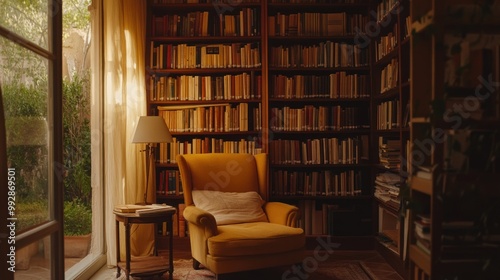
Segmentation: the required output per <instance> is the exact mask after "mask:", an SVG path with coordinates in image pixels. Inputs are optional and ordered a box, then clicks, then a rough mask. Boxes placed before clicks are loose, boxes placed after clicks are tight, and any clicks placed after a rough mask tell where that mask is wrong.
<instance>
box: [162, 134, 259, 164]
mask: <svg viewBox="0 0 500 280" xmlns="http://www.w3.org/2000/svg"><path fill="white" fill-rule="evenodd" d="M260 144H261V143H260V141H258V139H257V137H251V138H250V137H247V138H246V139H240V140H224V139H217V138H210V137H205V138H194V139H190V140H189V141H187V140H186V141H182V140H179V139H178V138H176V137H174V138H173V140H172V142H170V143H160V144H159V148H158V149H157V154H156V159H157V161H158V162H159V163H177V160H176V157H177V155H179V154H203V153H244V154H260V153H262V147H261V146H260Z"/></svg>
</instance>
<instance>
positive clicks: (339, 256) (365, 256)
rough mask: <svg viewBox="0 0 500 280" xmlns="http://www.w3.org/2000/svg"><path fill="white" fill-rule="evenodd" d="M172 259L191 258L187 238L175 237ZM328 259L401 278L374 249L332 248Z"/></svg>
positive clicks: (387, 278)
mask: <svg viewBox="0 0 500 280" xmlns="http://www.w3.org/2000/svg"><path fill="white" fill-rule="evenodd" d="M174 244H175V245H174V247H175V249H174V259H191V248H190V246H189V239H188V238H176V239H175V241H174ZM308 249H311V250H310V251H309V252H308V253H310V255H312V254H313V251H314V247H312V246H311V244H308ZM330 259H333V260H338V261H347V260H358V261H363V262H364V263H365V265H366V266H367V267H368V268H369V269H370V270H371V271H372V272H373V274H374V275H375V276H377V277H378V280H403V279H404V278H403V277H401V276H400V275H399V274H398V273H397V272H396V271H395V270H394V269H393V268H392V267H391V266H390V265H389V264H388V263H387V262H386V261H385V259H384V258H383V257H382V256H381V255H380V254H379V253H377V252H376V251H375V250H334V252H333V254H332V255H331V256H330Z"/></svg>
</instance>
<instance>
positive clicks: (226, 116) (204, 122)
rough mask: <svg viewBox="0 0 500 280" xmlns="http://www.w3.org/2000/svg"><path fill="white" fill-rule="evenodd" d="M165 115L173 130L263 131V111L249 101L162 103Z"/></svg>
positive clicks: (161, 110)
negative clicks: (167, 104)
mask: <svg viewBox="0 0 500 280" xmlns="http://www.w3.org/2000/svg"><path fill="white" fill-rule="evenodd" d="M158 110H159V115H160V116H161V117H163V119H164V120H165V122H166V124H167V126H168V128H169V129H170V131H171V132H232V131H249V130H251V131H259V130H261V129H262V126H261V115H262V110H261V106H260V103H259V104H258V107H254V108H250V111H249V104H248V103H238V104H236V105H234V104H233V105H229V104H209V105H186V106H182V105H181V106H161V107H158Z"/></svg>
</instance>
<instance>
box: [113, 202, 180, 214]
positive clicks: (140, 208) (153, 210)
mask: <svg viewBox="0 0 500 280" xmlns="http://www.w3.org/2000/svg"><path fill="white" fill-rule="evenodd" d="M173 209H175V208H174V207H173V206H170V205H165V204H151V205H136V204H123V205H117V206H115V209H114V210H115V211H116V212H120V213H137V215H139V216H148V215H154V214H158V213H162V212H169V211H172V210H173Z"/></svg>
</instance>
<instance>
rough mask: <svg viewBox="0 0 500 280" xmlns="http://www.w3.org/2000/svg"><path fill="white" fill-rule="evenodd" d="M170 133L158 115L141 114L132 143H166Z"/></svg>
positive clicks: (170, 139) (170, 138)
mask: <svg viewBox="0 0 500 280" xmlns="http://www.w3.org/2000/svg"><path fill="white" fill-rule="evenodd" d="M167 142H172V135H171V134H170V131H169V130H168V127H167V124H166V123H165V120H163V118H162V117H160V116H142V117H140V118H139V122H137V127H136V128H135V133H134V137H133V138H132V143H167Z"/></svg>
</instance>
